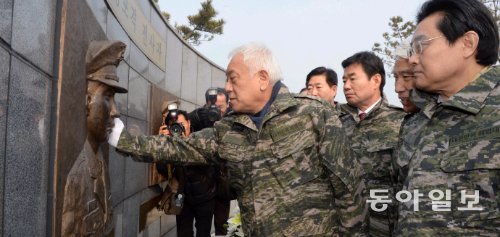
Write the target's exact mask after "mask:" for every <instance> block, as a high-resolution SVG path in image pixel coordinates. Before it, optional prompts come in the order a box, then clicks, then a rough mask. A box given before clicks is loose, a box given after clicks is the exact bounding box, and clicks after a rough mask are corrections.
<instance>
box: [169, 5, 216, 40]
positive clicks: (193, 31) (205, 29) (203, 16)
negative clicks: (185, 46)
mask: <svg viewBox="0 0 500 237" xmlns="http://www.w3.org/2000/svg"><path fill="white" fill-rule="evenodd" d="M217 14H218V13H217V11H216V10H215V9H214V8H213V6H212V0H207V1H205V2H202V3H201V9H199V10H198V13H197V14H195V15H190V16H188V20H189V25H177V24H176V25H175V28H176V29H177V30H178V31H179V33H180V34H181V36H182V38H184V40H186V41H187V42H189V43H190V44H192V45H199V44H200V43H201V41H210V40H212V39H213V38H214V36H215V35H221V34H222V33H223V31H224V24H225V21H224V19H215V17H216V16H217Z"/></svg>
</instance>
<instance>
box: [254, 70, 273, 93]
mask: <svg viewBox="0 0 500 237" xmlns="http://www.w3.org/2000/svg"><path fill="white" fill-rule="evenodd" d="M257 75H258V77H259V78H258V79H259V85H260V90H261V91H265V90H266V89H267V87H269V85H270V84H271V81H270V78H269V73H268V72H267V71H266V70H260V71H259V72H258V73H257Z"/></svg>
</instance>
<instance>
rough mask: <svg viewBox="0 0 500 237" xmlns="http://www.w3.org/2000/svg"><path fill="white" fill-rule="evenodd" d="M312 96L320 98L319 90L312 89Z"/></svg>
mask: <svg viewBox="0 0 500 237" xmlns="http://www.w3.org/2000/svg"><path fill="white" fill-rule="evenodd" d="M311 95H313V96H318V90H317V89H316V88H312V89H311Z"/></svg>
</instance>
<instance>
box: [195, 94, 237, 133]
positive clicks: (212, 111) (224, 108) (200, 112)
mask: <svg viewBox="0 0 500 237" xmlns="http://www.w3.org/2000/svg"><path fill="white" fill-rule="evenodd" d="M205 102H206V104H205V105H204V106H203V107H201V108H198V109H195V110H193V111H192V112H191V113H189V119H190V120H191V122H192V124H191V125H192V129H193V132H197V131H200V130H202V129H204V128H210V127H213V126H214V123H215V122H216V121H219V120H220V119H221V117H222V116H224V115H225V114H226V112H228V104H229V97H228V96H227V94H226V92H225V91H224V89H223V88H219V87H217V88H216V87H212V88H209V89H208V90H207V91H206V92H205Z"/></svg>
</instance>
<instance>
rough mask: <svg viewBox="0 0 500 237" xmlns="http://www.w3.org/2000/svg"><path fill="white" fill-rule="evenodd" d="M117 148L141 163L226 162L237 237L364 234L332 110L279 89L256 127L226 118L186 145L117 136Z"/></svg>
mask: <svg viewBox="0 0 500 237" xmlns="http://www.w3.org/2000/svg"><path fill="white" fill-rule="evenodd" d="M117 149H118V150H119V151H121V152H124V153H126V154H129V155H131V156H133V157H135V159H136V160H139V161H146V162H154V161H158V160H169V161H171V162H177V163H205V162H216V163H217V162H220V160H219V159H223V160H225V161H227V166H228V167H229V175H230V177H229V180H230V185H231V187H232V188H233V189H234V190H236V193H237V195H238V203H239V205H240V210H241V217H242V223H243V231H244V234H245V236H332V235H341V236H354V235H363V233H364V230H365V229H364V226H363V225H364V221H363V220H364V218H365V215H366V208H365V201H364V199H363V197H362V195H361V194H362V192H363V189H364V183H363V182H362V179H361V176H362V169H361V166H360V165H359V163H358V162H357V160H356V159H354V158H353V156H352V152H351V150H350V149H349V147H348V146H347V144H346V140H345V135H344V131H343V130H342V127H341V123H340V121H339V120H338V115H337V114H336V111H335V110H333V109H332V107H331V106H330V105H327V104H324V103H322V102H320V101H318V100H316V99H313V98H309V97H306V96H296V95H293V94H290V93H289V92H288V89H287V88H286V87H285V86H282V88H281V89H280V91H279V93H278V95H277V97H276V99H275V101H274V102H273V103H272V104H271V105H270V107H269V110H268V111H267V113H266V114H265V117H264V120H263V122H262V127H261V128H260V129H258V128H257V127H256V126H255V124H254V123H253V122H252V121H251V120H250V117H249V116H248V115H243V114H234V113H233V114H230V115H228V116H226V117H224V118H223V119H222V120H221V121H218V122H216V123H215V125H214V127H213V128H207V129H203V130H201V131H199V132H196V133H193V134H191V136H190V138H189V139H187V140H186V141H182V140H181V139H177V138H175V137H158V136H149V137H147V136H131V135H130V134H129V133H127V132H122V134H121V136H120V140H119V142H118V146H117ZM218 157H220V158H218Z"/></svg>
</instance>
